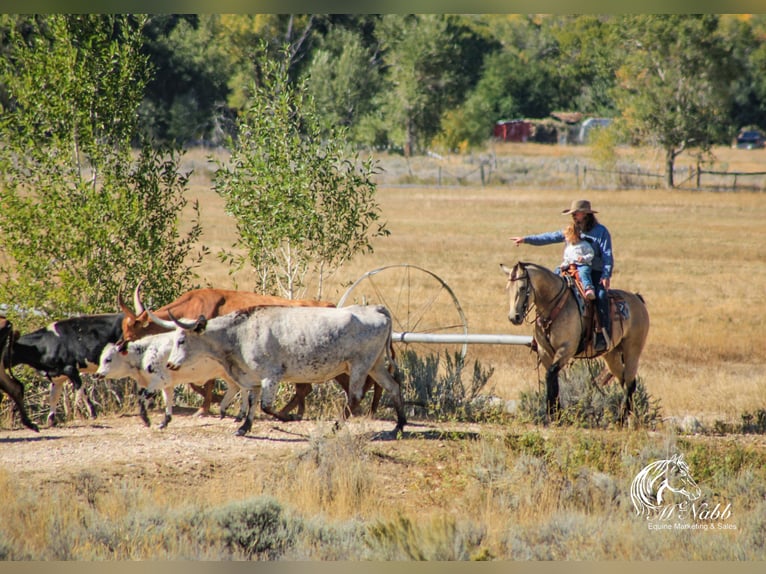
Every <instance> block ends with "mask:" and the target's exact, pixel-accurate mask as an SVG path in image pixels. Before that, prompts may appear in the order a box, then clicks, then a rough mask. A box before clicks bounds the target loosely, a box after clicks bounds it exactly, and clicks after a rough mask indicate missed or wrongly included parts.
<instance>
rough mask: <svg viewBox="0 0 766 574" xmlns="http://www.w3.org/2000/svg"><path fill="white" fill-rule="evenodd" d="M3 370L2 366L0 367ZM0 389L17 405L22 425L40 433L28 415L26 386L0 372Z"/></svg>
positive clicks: (0, 397) (0, 398) (0, 399)
mask: <svg viewBox="0 0 766 574" xmlns="http://www.w3.org/2000/svg"><path fill="white" fill-rule="evenodd" d="M0 369H2V366H0ZM0 388H1V389H2V390H3V391H5V392H6V393H7V394H8V396H9V397H11V399H13V402H14V404H15V409H16V411H17V412H18V413H19V416H20V417H21V422H22V424H23V425H24V426H25V427H27V428H28V429H30V430H33V431H35V432H40V429H39V428H37V425H36V424H35V423H33V422H32V420H31V419H30V418H29V415H27V409H26V408H25V407H24V385H22V384H21V383H20V382H18V381H17V380H16V379H15V378H12V377H7V376H6V373H5V371H1V372H0ZM2 398H3V396H2V393H0V401H2Z"/></svg>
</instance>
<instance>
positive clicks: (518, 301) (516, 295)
mask: <svg viewBox="0 0 766 574" xmlns="http://www.w3.org/2000/svg"><path fill="white" fill-rule="evenodd" d="M500 268H501V269H502V270H503V272H504V273H505V275H506V277H507V279H508V282H507V283H506V285H505V289H506V291H508V294H509V298H510V306H511V307H510V311H509V312H508V320H509V321H510V322H511V323H513V324H514V325H521V323H522V322H523V321H524V318H525V317H526V316H527V313H528V312H529V294H530V291H531V284H530V282H529V273H528V272H527V269H526V267H524V264H523V263H522V262H521V261H519V262H518V263H517V264H516V265H514V266H513V269H510V268H509V267H506V266H505V265H504V264H502V263H501V264H500Z"/></svg>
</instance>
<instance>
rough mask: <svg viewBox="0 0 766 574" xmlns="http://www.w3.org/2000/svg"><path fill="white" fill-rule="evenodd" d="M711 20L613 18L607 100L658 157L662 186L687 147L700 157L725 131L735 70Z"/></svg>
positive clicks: (692, 17) (707, 17)
mask: <svg viewBox="0 0 766 574" xmlns="http://www.w3.org/2000/svg"><path fill="white" fill-rule="evenodd" d="M719 19H720V17H719V16H717V15H712V14H697V15H662V16H660V15H655V14H652V15H632V16H626V17H624V18H622V19H621V20H620V27H619V30H620V37H621V40H622V48H623V52H622V54H623V56H622V64H621V66H620V68H619V69H618V71H617V78H618V83H617V86H616V88H615V92H614V98H615V101H616V103H617V107H618V109H619V110H620V111H621V113H622V116H623V118H624V121H625V122H626V124H627V125H628V126H629V127H630V128H631V130H632V131H633V132H634V133H635V134H636V135H637V136H638V137H639V138H640V139H641V140H642V141H645V142H650V143H655V144H656V145H657V146H658V147H659V148H661V149H663V150H664V151H665V158H666V179H667V186H668V187H673V165H674V162H675V158H676V157H677V156H678V155H679V154H680V153H682V152H683V151H684V150H685V149H686V148H687V147H692V146H693V147H696V148H700V149H701V150H702V151H703V152H704V151H707V150H709V149H710V147H711V146H712V144H713V143H714V142H716V141H720V139H721V138H722V136H723V134H725V133H726V127H727V123H728V121H729V119H728V117H727V112H728V110H729V109H730V105H731V99H732V95H733V94H732V91H731V88H732V85H733V84H732V82H733V80H734V79H735V78H736V76H737V75H738V73H740V71H741V69H740V67H739V65H738V62H737V61H736V60H735V59H734V58H733V57H731V54H730V51H729V49H728V47H727V45H726V42H725V40H724V39H723V38H722V36H721V34H720V32H719ZM618 54H619V53H618Z"/></svg>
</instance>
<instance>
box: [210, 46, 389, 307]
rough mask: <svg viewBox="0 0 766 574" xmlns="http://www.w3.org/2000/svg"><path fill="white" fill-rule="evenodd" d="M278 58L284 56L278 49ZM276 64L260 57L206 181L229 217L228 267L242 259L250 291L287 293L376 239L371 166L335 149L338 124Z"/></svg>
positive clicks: (379, 232)
mask: <svg viewBox="0 0 766 574" xmlns="http://www.w3.org/2000/svg"><path fill="white" fill-rule="evenodd" d="M284 57H285V58H287V54H284ZM284 64H285V61H284V60H283V61H279V60H265V61H263V67H262V70H261V72H262V73H261V78H260V83H259V84H257V85H253V88H252V89H253V96H252V98H251V100H250V102H249V104H248V108H247V110H245V112H244V113H243V114H242V116H241V117H240V119H239V128H238V136H237V140H236V142H234V143H233V146H234V149H233V151H232V156H231V160H230V161H229V162H228V163H227V164H225V165H224V164H220V165H219V169H218V171H217V172H216V174H215V178H214V184H213V187H214V189H215V191H216V192H217V193H218V194H220V195H221V196H222V197H223V198H224V200H225V202H226V210H227V213H228V214H229V215H231V216H232V217H234V219H235V220H236V222H237V223H236V224H237V231H238V233H239V240H238V242H237V244H236V245H235V246H234V247H239V248H243V249H244V251H245V252H246V254H245V255H241V254H235V253H232V252H224V253H222V254H221V257H222V259H223V260H225V261H227V262H229V263H230V264H232V265H233V269H234V270H235V271H236V270H238V269H241V268H242V267H243V266H244V265H245V264H246V263H248V264H249V265H250V266H251V267H252V268H253V269H254V270H255V272H256V275H257V280H258V285H257V286H256V289H257V290H259V291H260V292H263V293H274V292H279V293H280V294H282V295H283V296H286V297H289V298H295V297H297V296H299V295H301V294H302V292H303V290H304V289H305V285H306V277H307V274H308V273H309V272H313V273H315V274H316V276H317V277H318V278H319V288H318V291H319V292H318V294H317V297H318V298H321V295H322V293H321V290H322V280H323V278H324V277H325V276H326V274H328V273H331V272H333V271H334V270H335V269H337V268H338V267H339V266H340V265H341V264H342V263H343V262H345V261H347V260H349V259H350V258H351V257H352V256H353V255H355V254H356V253H358V252H360V251H365V252H372V245H371V239H372V237H377V236H385V235H387V234H388V231H387V230H386V228H385V224H383V223H379V222H378V220H379V218H380V208H379V206H378V205H377V203H376V202H375V191H376V186H375V183H374V182H373V180H372V177H373V175H374V174H375V173H376V164H375V162H374V160H373V159H372V158H370V159H367V160H364V161H362V160H360V158H359V157H358V155H356V154H354V155H350V154H349V153H348V151H347V150H346V148H345V130H344V129H343V128H337V129H336V128H333V127H328V126H326V125H325V124H324V122H323V121H322V119H321V118H320V117H319V116H318V114H317V112H316V108H315V104H314V101H313V98H311V96H310V95H309V94H308V93H307V89H306V87H305V85H304V84H300V85H298V86H295V85H292V84H291V83H290V81H289V78H288V76H287V71H286V68H285V65H284Z"/></svg>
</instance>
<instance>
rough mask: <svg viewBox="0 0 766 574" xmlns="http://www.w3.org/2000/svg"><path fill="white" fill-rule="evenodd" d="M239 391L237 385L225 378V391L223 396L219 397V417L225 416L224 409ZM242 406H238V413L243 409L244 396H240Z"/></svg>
mask: <svg viewBox="0 0 766 574" xmlns="http://www.w3.org/2000/svg"><path fill="white" fill-rule="evenodd" d="M238 392H240V388H239V385H237V384H235V383H233V382H231V381H230V380H226V393H224V395H223V398H222V399H221V407H220V409H221V418H222V419H223V418H226V409H228V408H229V405H230V404H231V403H232V401H233V400H234V397H236V396H237V393H238ZM241 402H242V407H240V414H241V413H242V412H243V411H244V410H245V409H244V402H245V398H244V396H243V397H242V401H241Z"/></svg>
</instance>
